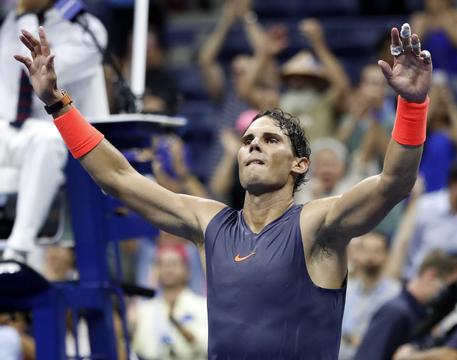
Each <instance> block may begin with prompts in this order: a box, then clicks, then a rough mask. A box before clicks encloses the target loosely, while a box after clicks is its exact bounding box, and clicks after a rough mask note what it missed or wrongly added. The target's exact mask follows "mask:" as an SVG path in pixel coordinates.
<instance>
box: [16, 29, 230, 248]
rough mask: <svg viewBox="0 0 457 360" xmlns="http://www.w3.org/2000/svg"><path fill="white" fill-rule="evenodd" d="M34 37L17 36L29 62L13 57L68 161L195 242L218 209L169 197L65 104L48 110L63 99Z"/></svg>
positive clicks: (44, 46)
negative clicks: (57, 133) (26, 72)
mask: <svg viewBox="0 0 457 360" xmlns="http://www.w3.org/2000/svg"><path fill="white" fill-rule="evenodd" d="M38 33H39V36H40V40H38V39H36V38H35V37H34V36H33V35H32V34H30V33H28V32H27V31H23V32H22V34H21V36H20V39H21V41H22V43H23V44H24V45H25V46H26V47H27V48H28V49H29V50H30V53H31V56H32V57H31V58H28V57H24V56H21V55H16V56H15V58H16V60H18V61H19V62H21V63H23V64H24V65H25V66H26V67H27V69H28V70H29V73H30V79H31V82H32V86H33V89H34V91H35V93H36V94H37V95H38V97H39V98H40V99H41V100H42V101H43V103H45V104H46V105H47V106H50V107H51V108H50V109H49V108H48V110H49V111H50V112H52V115H53V117H54V119H55V121H54V123H55V125H56V126H57V128H58V130H59V131H60V133H61V135H62V137H63V139H64V141H65V143H66V144H67V146H68V148H69V149H70V151H71V153H72V154H73V156H74V157H75V158H78V159H79V160H80V161H81V164H82V165H83V166H84V168H85V169H86V170H87V171H88V172H89V174H90V175H91V176H92V178H93V179H94V180H95V181H96V182H97V183H98V184H99V185H100V186H101V187H102V189H104V190H105V191H106V192H107V193H109V194H111V195H113V196H115V197H117V198H118V199H120V200H121V201H123V202H125V204H126V205H127V206H129V207H131V208H132V209H133V210H135V211H137V212H139V213H140V214H141V215H142V216H143V217H145V218H146V219H147V220H149V221H150V222H152V223H153V224H154V225H156V226H157V227H159V228H160V229H162V230H165V231H168V232H170V233H172V234H175V235H178V236H182V237H185V238H187V239H189V240H193V241H195V242H198V241H201V240H202V239H203V235H204V231H205V229H206V226H207V224H208V223H209V221H210V220H211V218H212V217H213V216H214V215H215V214H216V213H217V212H218V211H219V210H221V209H222V208H223V207H224V205H223V204H220V203H217V202H215V201H210V200H204V199H201V198H196V197H191V196H186V195H179V194H175V193H173V192H171V191H168V190H166V189H165V188H163V187H161V186H159V185H157V184H155V183H154V182H153V181H150V180H148V179H147V178H145V177H143V176H141V175H140V174H139V173H138V172H136V171H135V170H134V169H133V168H132V167H131V166H130V164H129V163H128V161H127V160H126V159H125V158H124V156H122V154H121V153H120V152H119V151H118V150H116V149H115V148H114V146H112V145H111V144H110V143H109V142H108V141H107V140H105V139H103V135H102V134H101V133H100V132H98V131H97V130H96V129H95V128H94V127H92V126H91V125H90V124H88V123H87V122H86V121H85V119H84V118H83V117H82V116H81V114H79V112H78V111H77V110H76V109H74V108H73V107H72V106H71V104H66V105H65V106H64V107H62V106H57V108H54V105H55V104H57V103H58V102H59V101H61V102H62V101H64V100H65V97H63V96H62V93H61V92H60V91H59V90H58V88H57V75H56V73H55V70H54V61H53V59H54V55H53V54H51V52H50V49H49V43H48V41H47V38H46V34H45V32H44V29H43V28H40V29H39V31H38ZM94 100H96V99H94ZM64 103H66V101H64ZM61 104H62V103H61Z"/></svg>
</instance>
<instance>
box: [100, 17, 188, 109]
mask: <svg viewBox="0 0 457 360" xmlns="http://www.w3.org/2000/svg"><path fill="white" fill-rule="evenodd" d="M132 45H133V38H132V36H130V37H129V40H128V46H127V50H126V53H124V54H123V56H122V58H121V63H122V72H123V76H124V78H125V79H129V78H130V75H131V67H132ZM166 56H167V54H166V47H165V44H164V41H163V39H162V38H161V37H160V36H159V33H158V32H157V30H156V29H155V28H154V27H152V25H151V26H150V27H149V29H148V35H147V47H146V79H145V93H144V96H143V112H146V113H158V114H166V115H175V114H176V113H177V111H178V107H179V92H178V88H177V85H176V80H175V77H174V75H173V74H172V72H171V71H169V70H168V68H167V66H166V60H167V58H166ZM109 77H110V79H113V80H114V82H113V81H110V82H109V83H110V84H112V85H114V84H115V83H116V81H118V80H119V79H117V80H116V79H115V75H114V74H112V73H111V71H109ZM120 90H121V88H119V87H114V88H113V89H112V90H111V93H112V97H111V101H110V103H111V104H110V105H111V109H112V111H113V112H119V111H125V110H126V109H125V108H126V107H127V105H126V104H125V105H124V104H123V102H125V98H124V97H125V95H126V94H124V93H122V92H120ZM127 108H128V107H127Z"/></svg>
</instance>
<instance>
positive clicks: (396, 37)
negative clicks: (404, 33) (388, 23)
mask: <svg viewBox="0 0 457 360" xmlns="http://www.w3.org/2000/svg"><path fill="white" fill-rule="evenodd" d="M390 53H391V54H392V55H393V56H400V55H401V54H402V53H403V45H402V42H401V40H400V34H399V32H398V29H397V28H392V30H391V32H390Z"/></svg>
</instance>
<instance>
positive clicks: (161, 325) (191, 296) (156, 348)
mask: <svg viewBox="0 0 457 360" xmlns="http://www.w3.org/2000/svg"><path fill="white" fill-rule="evenodd" d="M188 266H189V264H188V256H187V253H186V248H185V247H184V245H162V246H161V247H159V250H158V254H157V276H158V281H159V285H160V289H161V293H160V294H159V295H158V296H157V297H156V298H155V299H153V300H147V301H144V302H142V303H140V304H139V305H138V308H137V309H136V314H135V320H136V321H135V326H134V328H135V330H134V335H133V349H134V351H135V352H136V353H137V354H138V355H139V356H141V358H144V359H147V360H156V359H161V360H166V359H193V360H199V359H206V358H207V347H208V319H207V313H206V300H205V299H204V298H203V297H201V296H199V295H197V294H195V293H194V292H192V291H191V290H190V289H189V288H188V287H187V281H188V276H189V269H188Z"/></svg>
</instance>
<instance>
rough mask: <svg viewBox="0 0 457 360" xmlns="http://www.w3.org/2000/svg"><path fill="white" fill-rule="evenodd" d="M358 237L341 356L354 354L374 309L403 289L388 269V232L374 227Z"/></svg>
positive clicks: (348, 294)
mask: <svg viewBox="0 0 457 360" xmlns="http://www.w3.org/2000/svg"><path fill="white" fill-rule="evenodd" d="M354 240H356V241H357V242H358V248H357V250H358V254H357V256H358V260H359V264H358V267H357V270H356V274H355V276H353V277H350V278H349V281H348V287H347V293H346V308H345V311H344V316H343V327H342V341H341V349H340V354H339V359H340V360H345V359H352V358H353V357H354V355H355V352H356V350H357V347H358V345H359V343H360V341H361V340H362V339H363V336H364V335H365V332H366V330H367V328H368V325H369V323H370V320H371V318H372V316H373V315H374V313H375V312H376V311H377V310H378V309H379V308H380V307H381V306H382V305H384V303H386V302H387V301H388V300H391V299H392V298H394V297H395V296H397V295H398V294H399V293H400V290H401V286H400V282H399V281H398V280H397V279H394V278H391V277H389V276H387V275H386V273H385V271H384V266H385V264H386V260H387V257H388V253H389V249H388V243H387V238H386V236H385V235H384V234H381V233H378V232H374V231H373V232H370V233H368V234H366V235H363V236H361V237H360V238H358V239H354Z"/></svg>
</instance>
